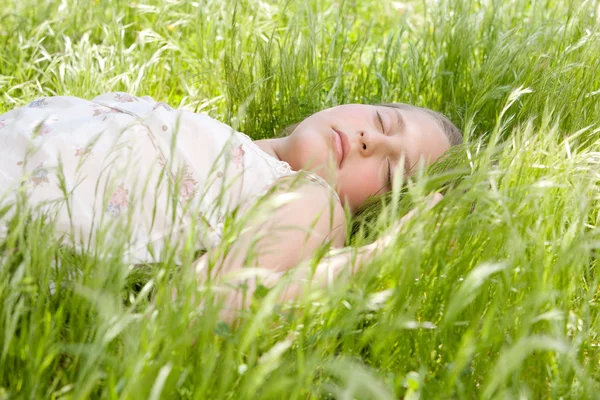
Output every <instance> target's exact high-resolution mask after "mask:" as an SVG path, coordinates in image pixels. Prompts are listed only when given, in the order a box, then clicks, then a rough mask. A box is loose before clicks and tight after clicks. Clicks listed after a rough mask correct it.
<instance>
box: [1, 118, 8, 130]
mask: <svg viewBox="0 0 600 400" xmlns="http://www.w3.org/2000/svg"><path fill="white" fill-rule="evenodd" d="M6 125H8V121H7V120H5V119H0V129H2V128H4V127H5V126H6Z"/></svg>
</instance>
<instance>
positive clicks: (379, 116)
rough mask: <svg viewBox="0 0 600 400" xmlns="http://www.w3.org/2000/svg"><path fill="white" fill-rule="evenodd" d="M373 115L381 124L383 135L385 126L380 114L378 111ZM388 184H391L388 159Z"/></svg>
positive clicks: (390, 167) (390, 166)
mask: <svg viewBox="0 0 600 400" xmlns="http://www.w3.org/2000/svg"><path fill="white" fill-rule="evenodd" d="M375 113H376V114H377V119H378V120H379V124H381V133H383V134H384V135H385V125H384V124H383V118H381V114H380V113H379V111H375ZM387 161H388V179H387V180H388V183H390V184H391V182H392V163H391V162H390V160H389V159H388V160H387Z"/></svg>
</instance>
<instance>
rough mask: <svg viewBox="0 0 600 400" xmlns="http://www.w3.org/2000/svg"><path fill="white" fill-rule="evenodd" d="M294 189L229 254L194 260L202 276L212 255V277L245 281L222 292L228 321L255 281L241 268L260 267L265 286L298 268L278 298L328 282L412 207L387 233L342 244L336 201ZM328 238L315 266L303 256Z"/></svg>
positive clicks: (317, 191) (367, 254)
mask: <svg viewBox="0 0 600 400" xmlns="http://www.w3.org/2000/svg"><path fill="white" fill-rule="evenodd" d="M295 193H297V194H298V197H297V198H296V199H294V200H292V201H290V202H288V203H287V204H285V205H283V206H280V207H278V208H277V209H276V210H275V211H274V212H271V213H270V216H269V218H268V219H267V221H262V223H261V222H259V223H254V224H250V226H248V227H247V229H245V230H244V232H243V233H242V234H241V235H240V236H239V238H238V239H237V240H236V243H235V244H234V245H233V246H232V248H231V249H230V250H229V252H228V253H227V255H225V256H223V257H220V258H219V257H218V255H215V254H213V253H212V252H209V253H207V254H205V255H204V256H203V257H202V258H200V259H199V260H198V262H197V263H196V264H195V267H196V271H197V273H198V274H199V275H198V276H199V277H200V280H201V281H206V280H207V278H208V270H209V268H208V265H209V264H210V262H211V257H212V258H213V261H214V260H215V258H216V262H214V264H213V267H212V268H211V269H210V272H211V273H210V277H211V279H214V280H216V281H217V282H219V281H222V280H224V281H225V282H227V283H230V284H231V283H234V285H235V283H237V284H241V283H244V284H245V287H246V289H245V290H241V289H235V288H233V289H230V290H229V293H227V294H226V295H225V298H226V300H225V301H226V304H225V309H224V310H223V311H224V315H223V317H224V318H225V319H227V320H231V319H232V318H231V317H233V316H234V315H235V313H236V311H237V310H240V309H241V308H242V307H243V306H244V305H245V304H247V303H248V300H249V299H250V298H251V297H252V294H253V292H254V290H255V289H256V286H257V285H256V280H255V279H248V275H247V274H244V272H248V270H247V269H246V270H243V269H242V267H252V266H256V267H260V268H261V272H262V274H261V283H262V284H263V285H265V286H267V287H272V286H274V285H275V284H276V283H277V282H278V281H279V280H280V279H281V278H282V277H283V276H284V275H285V273H286V272H287V271H288V270H290V269H291V268H294V267H296V268H295V269H294V271H293V280H290V281H289V282H287V284H286V285H285V287H284V288H283V291H282V292H281V293H280V294H279V299H280V300H282V301H285V300H289V299H294V298H296V297H297V296H298V295H300V294H301V293H302V291H303V289H304V287H305V286H306V284H307V283H309V285H311V286H312V285H317V286H319V287H326V286H328V285H329V284H331V283H332V282H333V280H334V279H335V278H336V277H338V275H339V274H340V273H341V272H342V271H344V270H346V269H347V268H348V267H351V268H350V272H351V273H354V272H356V270H357V269H358V267H359V266H360V265H362V264H364V263H365V261H367V260H369V259H371V258H372V257H373V255H374V254H375V253H377V252H378V251H380V250H381V249H383V248H385V247H386V246H388V245H389V243H390V242H391V241H393V239H394V238H395V237H396V235H397V231H398V230H399V229H400V227H401V226H402V224H403V223H404V222H405V221H406V220H408V219H409V218H411V217H412V216H413V215H414V213H415V212H416V210H413V211H411V212H409V213H408V214H407V215H406V216H404V217H403V218H402V219H401V220H400V221H399V223H398V224H397V225H396V227H395V228H394V229H392V230H391V231H390V233H388V234H387V235H384V236H383V237H381V238H379V239H378V240H377V241H376V242H374V243H372V244H370V245H367V246H363V247H360V248H352V247H346V248H342V247H343V245H344V242H345V239H346V230H345V214H344V210H343V209H342V207H341V205H340V204H339V202H337V201H335V202H333V203H332V199H331V198H330V197H331V195H330V193H329V192H328V191H327V190H326V189H324V188H322V187H320V186H318V185H305V186H302V187H300V188H299V189H298V190H297V191H295ZM438 196H439V197H438ZM440 199H441V195H435V196H434V197H433V198H432V199H431V200H430V202H429V204H430V205H433V204H435V203H437V202H438V201H439V200H440ZM326 240H330V244H331V247H332V250H330V252H329V253H328V254H327V255H325V256H324V257H323V258H321V260H320V261H319V264H318V265H316V267H315V268H314V269H313V268H312V267H311V266H310V264H309V263H307V262H306V261H307V260H310V259H311V258H312V256H313V255H314V253H315V251H316V250H317V249H319V247H320V246H322V245H323V244H324V243H325V241H326ZM252 255H253V257H252ZM248 256H251V257H248ZM249 259H251V260H250V261H251V262H252V264H250V265H249V263H248V261H247V260H249ZM236 275H238V276H237V277H236ZM244 275H245V276H244ZM223 278H224V279H223Z"/></svg>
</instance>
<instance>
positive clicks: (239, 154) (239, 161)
mask: <svg viewBox="0 0 600 400" xmlns="http://www.w3.org/2000/svg"><path fill="white" fill-rule="evenodd" d="M244 154H246V152H245V151H244V149H243V147H242V145H241V144H240V145H239V146H238V147H235V148H234V149H233V150H232V151H231V157H232V159H231V161H232V162H233V165H235V166H236V168H243V167H244Z"/></svg>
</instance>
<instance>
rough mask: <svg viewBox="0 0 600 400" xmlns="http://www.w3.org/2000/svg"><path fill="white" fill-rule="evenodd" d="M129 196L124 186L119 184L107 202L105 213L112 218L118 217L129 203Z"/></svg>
mask: <svg viewBox="0 0 600 400" xmlns="http://www.w3.org/2000/svg"><path fill="white" fill-rule="evenodd" d="M128 196H129V189H126V188H125V185H123V184H120V185H119V186H117V188H116V189H115V191H114V192H113V194H112V196H110V200H108V205H107V206H106V212H108V213H109V214H110V215H112V216H113V217H118V216H120V215H121V213H122V212H124V211H125V210H126V209H127V205H128V204H129V201H128V200H127V198H128Z"/></svg>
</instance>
